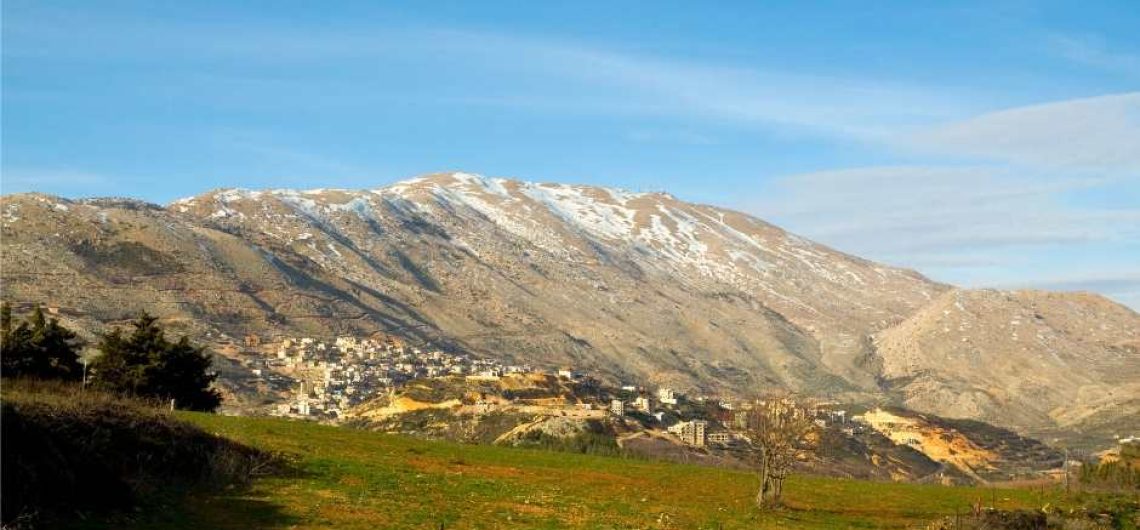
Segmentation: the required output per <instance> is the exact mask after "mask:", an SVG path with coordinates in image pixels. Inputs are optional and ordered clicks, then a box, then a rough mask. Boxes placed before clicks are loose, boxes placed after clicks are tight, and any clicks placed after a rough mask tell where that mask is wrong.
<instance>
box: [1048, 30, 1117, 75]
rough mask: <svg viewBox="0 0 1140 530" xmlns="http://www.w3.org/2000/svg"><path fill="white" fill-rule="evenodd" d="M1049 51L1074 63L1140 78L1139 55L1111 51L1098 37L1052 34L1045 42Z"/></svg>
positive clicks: (1106, 43) (1102, 39)
mask: <svg viewBox="0 0 1140 530" xmlns="http://www.w3.org/2000/svg"><path fill="white" fill-rule="evenodd" d="M1047 46H1048V48H1049V50H1050V51H1052V52H1053V53H1055V54H1057V55H1059V56H1061V57H1062V58H1064V59H1067V60H1069V61H1072V62H1074V63H1077V64H1080V65H1083V66H1089V67H1092V68H1097V69H1100V70H1105V71H1108V72H1112V73H1117V74H1124V75H1126V76H1129V77H1138V78H1140V55H1137V54H1135V53H1127V52H1121V51H1116V50H1113V49H1111V48H1110V47H1109V44H1108V42H1107V41H1106V40H1105V39H1104V37H1101V36H1098V35H1088V34H1085V35H1066V34H1053V35H1050V36H1049V38H1048V40H1047Z"/></svg>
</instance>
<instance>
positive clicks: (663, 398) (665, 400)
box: [657, 388, 677, 405]
mask: <svg viewBox="0 0 1140 530" xmlns="http://www.w3.org/2000/svg"><path fill="white" fill-rule="evenodd" d="M657 401H660V402H661V404H663V405H676V404H677V393H676V392H674V391H673V389H672V388H658V389H657Z"/></svg>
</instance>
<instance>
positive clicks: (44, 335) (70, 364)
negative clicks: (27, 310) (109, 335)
mask: <svg viewBox="0 0 1140 530" xmlns="http://www.w3.org/2000/svg"><path fill="white" fill-rule="evenodd" d="M79 345H80V343H79V341H78V340H77V338H76V335H75V332H73V331H71V330H69V329H67V328H65V327H63V326H62V325H60V323H59V320H58V319H54V318H53V319H51V320H50V321H49V320H48V319H47V318H46V317H45V316H44V312H43V309H42V308H40V307H39V306H38V305H37V306H36V308H35V309H34V310H33V311H32V315H31V317H30V318H28V319H27V320H25V321H24V322H21V323H20V324H19V325H17V326H16V327H15V328H14V329H13V328H12V308H11V307H10V306H9V305H8V304H7V303H5V304H3V306H2V307H0V358H2V359H3V363H2V366H0V371H2V373H3V375H4V376H5V377H35V378H40V379H67V380H78V379H79V378H81V377H82V376H83V371H82V368H81V367H80V365H79V353H78V351H79Z"/></svg>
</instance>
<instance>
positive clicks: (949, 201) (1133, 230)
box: [738, 166, 1140, 300]
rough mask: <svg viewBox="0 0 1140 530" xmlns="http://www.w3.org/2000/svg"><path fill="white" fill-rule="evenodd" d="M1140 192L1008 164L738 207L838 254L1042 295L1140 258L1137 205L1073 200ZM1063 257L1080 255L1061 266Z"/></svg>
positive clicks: (796, 179) (829, 188) (829, 175)
mask: <svg viewBox="0 0 1140 530" xmlns="http://www.w3.org/2000/svg"><path fill="white" fill-rule="evenodd" d="M1137 185H1140V181H1137V180H1134V179H1129V178H1127V177H1116V178H1110V177H1098V178H1082V177H1074V176H1072V175H1071V174H1070V173H1069V172H1059V173H1058V172H1046V171H1037V172H1034V171H1030V170H1026V169H1013V168H1009V167H990V166H969V167H927V166H908V167H897V166H896V167H865V168H856V169H845V170H836V171H824V172H816V173H809V174H801V175H791V176H787V177H783V178H781V179H778V181H776V182H775V183H774V184H773V185H771V186H768V187H767V188H765V189H763V190H762V193H761V194H760V197H761V198H759V199H755V200H753V201H752V202H747V203H743V204H740V205H738V206H739V207H741V208H742V209H744V210H746V211H750V212H752V213H754V214H756V215H758V216H760V217H762V218H766V219H768V220H770V221H773V222H775V223H777V224H779V225H781V226H784V227H785V228H788V229H789V230H792V231H793V232H796V233H799V234H802V235H804V236H807V237H809V238H812V239H815V240H818V241H821V242H823V243H826V244H829V245H832V246H835V247H837V248H839V249H842V250H844V251H848V252H852V253H854V254H856V255H860V256H864V257H868V258H871V259H876V260H881V261H886V262H888V263H892V264H896V265H902V266H907V267H914V268H918V269H919V270H921V271H923V272H926V273H929V274H931V275H933V276H934V277H935V278H937V279H940V280H943V281H950V282H953V283H959V284H964V285H967V286H993V285H1003V284H1007V283H1010V281H1009V279H1010V278H1018V279H1019V281H1026V282H1028V284H1029V285H1037V286H1042V287H1047V286H1048V285H1046V284H1054V283H1058V282H1060V281H1061V280H1071V281H1076V280H1075V278H1077V277H1079V276H1086V275H1088V274H1089V271H1090V270H1091V269H1103V268H1105V267H1113V266H1121V267H1123V266H1125V265H1124V264H1125V263H1129V261H1130V260H1136V259H1140V256H1137V255H1136V253H1135V252H1132V253H1131V255H1129V251H1128V250H1127V249H1128V248H1140V205H1135V206H1132V207H1128V208H1121V209H1104V208H1096V207H1088V206H1079V205H1078V204H1077V203H1075V202H1074V201H1071V200H1070V198H1071V197H1072V196H1073V195H1074V194H1079V193H1087V192H1100V193H1109V194H1111V193H1113V192H1114V191H1127V190H1130V189H1133V188H1134V187H1135V186H1137ZM1068 255H1077V256H1081V257H1080V259H1069V258H1067V257H1062V256H1068ZM1042 275H1047V277H1046V276H1042ZM1035 278H1040V279H1038V280H1035ZM1092 287H1098V286H1097V285H1092V284H1090V288H1092ZM1099 287H1101V289H1098V290H1099V291H1100V292H1104V293H1105V294H1108V295H1110V296H1113V297H1114V298H1116V299H1118V300H1124V299H1125V298H1126V297H1127V296H1130V295H1128V294H1127V293H1128V292H1129V291H1126V290H1123V289H1121V288H1119V287H1114V288H1113V289H1111V290H1110V289H1108V286H1107V284H1103V283H1102V284H1100V285H1099Z"/></svg>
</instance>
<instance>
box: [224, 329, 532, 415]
mask: <svg viewBox="0 0 1140 530" xmlns="http://www.w3.org/2000/svg"><path fill="white" fill-rule="evenodd" d="M250 342H252V341H249V340H247V346H249V345H251V344H250ZM254 345H256V346H260V344H254ZM262 351H263V352H264V354H265V358H264V359H263V363H264V364H263V366H264V369H265V372H269V373H273V374H280V375H284V376H287V377H289V378H291V379H292V380H293V381H295V384H296V395H295V397H294V399H293V400H291V401H290V402H288V403H282V404H279V405H277V406H276V407H275V408H274V410H273V411H272V413H273V414H275V415H280V416H303V417H310V416H315V417H322V418H329V419H335V418H337V417H339V416H340V415H341V413H342V411H344V410H346V409H348V408H349V407H352V406H354V405H356V404H359V403H361V402H362V401H364V400H366V399H368V398H369V397H372V396H374V395H376V393H378V392H383V391H388V390H391V389H394V388H398V387H400V386H402V385H404V384H406V383H407V382H408V381H411V380H413V379H418V378H424V377H441V376H446V375H464V376H468V377H483V378H497V377H500V376H502V375H503V374H506V373H512V372H527V371H530V370H531V368H530V367H529V366H519V365H505V364H503V363H501V362H499V361H497V360H494V359H482V358H474V357H472V356H470V355H467V354H464V353H447V352H444V351H440V350H430V351H428V350H424V349H421V348H419V347H414V346H409V345H407V344H405V343H404V342H403V341H402V340H400V339H399V338H398V337H392V336H379V337H370V338H358V337H352V336H343V337H337V338H336V339H335V340H334V341H333V342H324V341H322V340H319V339H315V338H312V337H299V338H286V339H284V340H282V341H280V342H279V343H278V344H277V345H276V348H268V347H267V348H262ZM265 372H263V371H262V370H261V369H257V370H254V374H255V375H257V376H262V375H268V374H267V373H265Z"/></svg>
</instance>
